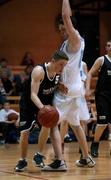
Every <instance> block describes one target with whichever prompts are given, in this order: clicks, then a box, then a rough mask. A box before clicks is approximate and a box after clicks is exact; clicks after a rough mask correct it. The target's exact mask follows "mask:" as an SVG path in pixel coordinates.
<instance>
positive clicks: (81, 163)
mask: <svg viewBox="0 0 111 180" xmlns="http://www.w3.org/2000/svg"><path fill="white" fill-rule="evenodd" d="M75 164H76V166H78V167H94V166H95V164H96V163H95V162H94V161H93V159H92V158H91V157H90V156H89V157H88V158H86V159H84V158H81V159H80V160H77V161H76V163H75Z"/></svg>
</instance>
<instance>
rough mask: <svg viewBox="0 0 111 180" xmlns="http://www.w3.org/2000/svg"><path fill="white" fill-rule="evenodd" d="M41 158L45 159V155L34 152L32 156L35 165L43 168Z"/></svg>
mask: <svg viewBox="0 0 111 180" xmlns="http://www.w3.org/2000/svg"><path fill="white" fill-rule="evenodd" d="M43 159H45V157H44V156H43V155H42V154H40V153H36V154H35V155H34V157H33V162H34V164H35V166H36V167H41V168H43V167H44V166H45V164H44V161H43Z"/></svg>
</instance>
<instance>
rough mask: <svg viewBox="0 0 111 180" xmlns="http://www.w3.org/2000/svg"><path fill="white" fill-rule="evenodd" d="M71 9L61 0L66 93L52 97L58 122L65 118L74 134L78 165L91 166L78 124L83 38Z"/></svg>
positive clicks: (67, 2) (81, 89) (83, 135)
mask: <svg viewBox="0 0 111 180" xmlns="http://www.w3.org/2000/svg"><path fill="white" fill-rule="evenodd" d="M70 17H71V9H70V4H69V0H63V4H62V18H63V23H64V24H63V25H61V28H63V29H64V33H65V30H66V33H67V35H68V37H67V40H66V41H64V43H63V44H62V46H61V50H63V51H64V52H65V53H66V54H67V56H68V57H69V62H68V63H67V65H66V67H65V68H64V70H63V72H62V75H61V82H62V83H63V84H64V85H65V86H66V87H67V94H63V93H61V92H57V93H56V95H55V99H54V105H55V106H56V107H57V109H58V111H59V114H60V122H61V121H63V120H67V121H68V122H69V124H70V125H71V127H72V130H73V131H74V134H75V135H76V138H77V140H78V142H79V145H80V148H81V150H82V154H83V156H82V158H80V160H77V161H76V165H77V166H79V167H93V166H94V165H95V162H94V161H93V160H92V158H91V157H90V156H89V154H88V146H87V142H86V137H85V133H84V131H83V129H82V127H81V125H80V115H79V103H78V98H80V97H82V96H84V92H83V88H82V81H81V76H80V64H81V60H82V56H83V43H82V42H83V39H82V38H81V36H80V34H79V32H78V31H77V30H76V29H75V28H74V27H73V24H72V22H71V18H70Z"/></svg>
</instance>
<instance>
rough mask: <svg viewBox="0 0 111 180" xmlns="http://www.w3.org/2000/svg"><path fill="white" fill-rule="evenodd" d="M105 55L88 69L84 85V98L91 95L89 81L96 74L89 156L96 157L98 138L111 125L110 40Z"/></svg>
mask: <svg viewBox="0 0 111 180" xmlns="http://www.w3.org/2000/svg"><path fill="white" fill-rule="evenodd" d="M106 51H107V54H106V55H105V56H101V57H99V58H97V60H96V61H95V63H94V65H93V66H92V68H91V69H90V71H89V73H88V77H87V83H86V97H87V98H88V97H89V96H90V95H91V89H90V86H91V79H92V77H93V76H94V75H95V74H97V73H98V81H97V85H96V90H95V101H96V109H97V125H96V130H95V135H94V140H93V142H92V144H91V155H92V156H93V157H98V155H99V154H98V148H99V141H100V138H101V136H102V134H103V132H104V130H105V128H106V127H107V125H108V123H110V124H111V40H109V41H107V43H106Z"/></svg>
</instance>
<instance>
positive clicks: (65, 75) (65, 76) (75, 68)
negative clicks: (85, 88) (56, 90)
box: [61, 38, 84, 97]
mask: <svg viewBox="0 0 111 180" xmlns="http://www.w3.org/2000/svg"><path fill="white" fill-rule="evenodd" d="M67 46H68V40H66V41H64V43H63V44H62V47H61V50H63V51H64V52H65V53H66V54H67V56H68V57H69V61H68V63H67V64H66V66H65V67H64V69H63V72H62V74H61V81H62V82H63V83H64V85H65V86H67V87H68V93H67V97H80V96H81V95H82V83H81V76H80V66H81V60H82V57H83V52H84V41H83V39H82V38H81V46H80V48H79V50H78V51H77V52H76V53H69V52H67Z"/></svg>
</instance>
